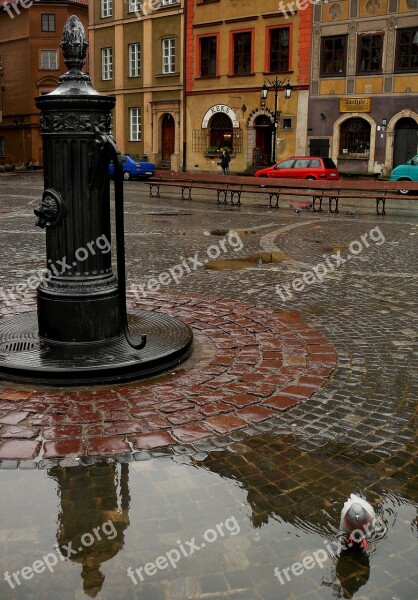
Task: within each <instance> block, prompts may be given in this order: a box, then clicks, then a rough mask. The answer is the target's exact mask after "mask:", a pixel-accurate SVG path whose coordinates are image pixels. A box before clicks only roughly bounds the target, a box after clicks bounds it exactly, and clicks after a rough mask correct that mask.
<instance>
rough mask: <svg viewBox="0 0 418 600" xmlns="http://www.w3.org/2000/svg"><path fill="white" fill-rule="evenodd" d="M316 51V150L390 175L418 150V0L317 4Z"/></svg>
mask: <svg viewBox="0 0 418 600" xmlns="http://www.w3.org/2000/svg"><path fill="white" fill-rule="evenodd" d="M312 57H313V58H312V71H311V97H310V102H309V123H308V138H309V139H308V143H309V148H310V152H311V153H312V154H318V153H321V154H323V155H327V156H331V157H332V158H333V159H334V161H335V162H336V163H337V165H338V167H339V169H340V170H341V171H342V172H364V173H365V172H369V173H382V174H383V175H387V174H388V173H389V172H390V170H391V169H392V168H393V167H394V166H396V165H398V164H400V163H403V162H405V161H406V160H408V159H409V158H411V157H412V156H413V155H415V154H416V153H417V145H418V1H417V0H348V1H344V2H329V3H327V4H324V3H321V4H318V5H316V6H315V7H314V10H313V30H312Z"/></svg>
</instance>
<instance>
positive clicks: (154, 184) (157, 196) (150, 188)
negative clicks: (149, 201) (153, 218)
mask: <svg viewBox="0 0 418 600" xmlns="http://www.w3.org/2000/svg"><path fill="white" fill-rule="evenodd" d="M148 185H149V195H150V196H151V197H152V198H159V197H160V184H159V183H149V184H148ZM154 187H156V188H157V193H156V194H153V193H152V188H154Z"/></svg>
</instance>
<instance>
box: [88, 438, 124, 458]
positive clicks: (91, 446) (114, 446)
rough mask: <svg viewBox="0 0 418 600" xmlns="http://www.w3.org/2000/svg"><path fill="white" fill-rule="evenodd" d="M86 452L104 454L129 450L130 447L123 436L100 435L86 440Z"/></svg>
mask: <svg viewBox="0 0 418 600" xmlns="http://www.w3.org/2000/svg"><path fill="white" fill-rule="evenodd" d="M87 445H88V454H89V455H93V456H94V455H99V456H103V455H104V456H106V455H109V454H121V453H124V452H130V451H131V448H130V446H129V444H128V443H127V442H126V441H125V440H124V438H123V437H100V438H89V439H88V440H87Z"/></svg>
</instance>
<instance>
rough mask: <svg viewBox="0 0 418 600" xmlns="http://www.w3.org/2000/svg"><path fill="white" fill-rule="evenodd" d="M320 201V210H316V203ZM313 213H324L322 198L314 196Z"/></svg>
mask: <svg viewBox="0 0 418 600" xmlns="http://www.w3.org/2000/svg"><path fill="white" fill-rule="evenodd" d="M317 200H319V208H318V210H317V209H316V208H315V202H316V201H317ZM312 212H322V196H312Z"/></svg>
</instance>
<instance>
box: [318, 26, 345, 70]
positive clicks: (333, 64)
mask: <svg viewBox="0 0 418 600" xmlns="http://www.w3.org/2000/svg"><path fill="white" fill-rule="evenodd" d="M346 50H347V36H345V35H334V36H331V37H324V38H322V40H321V75H322V76H325V77H326V76H327V75H345V64H346Z"/></svg>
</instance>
